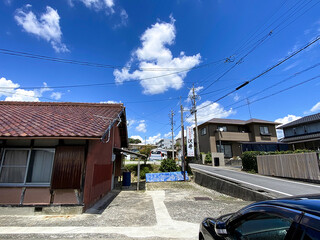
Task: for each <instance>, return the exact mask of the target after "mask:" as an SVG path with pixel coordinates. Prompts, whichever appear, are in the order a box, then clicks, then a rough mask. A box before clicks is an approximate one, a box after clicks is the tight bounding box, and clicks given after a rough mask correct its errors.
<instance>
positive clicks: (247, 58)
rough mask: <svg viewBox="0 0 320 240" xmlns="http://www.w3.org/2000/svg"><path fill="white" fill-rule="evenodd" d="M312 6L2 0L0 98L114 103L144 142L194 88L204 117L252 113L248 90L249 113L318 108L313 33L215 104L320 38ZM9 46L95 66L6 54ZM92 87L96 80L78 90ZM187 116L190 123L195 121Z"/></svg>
mask: <svg viewBox="0 0 320 240" xmlns="http://www.w3.org/2000/svg"><path fill="white" fill-rule="evenodd" d="M318 3H319V1H317V0H308V1H298V0H281V1H279V0H274V1H249V0H243V1H231V0H225V1H221V0H217V1H214V0H206V1H202V0H197V1H196V0H195V1H181V0H176V1H174V0H161V1H147V0H135V1H124V0H123V1H119V0H56V1H46V0H42V1H35V0H34V1H32V0H30V1H18V0H0V22H1V25H0V49H1V50H0V63H1V64H0V100H7V101H8V100H9V101H10V100H11V101H12V100H14V101H64V102H69V101H72V102H73V101H75V102H108V101H112V102H122V103H124V105H125V107H126V111H127V118H128V121H129V126H128V129H129V136H135V137H138V138H142V139H145V137H146V139H147V141H148V142H149V143H151V142H153V141H155V140H158V139H160V138H163V137H165V138H169V137H171V135H170V134H169V133H170V124H169V116H168V115H169V112H170V110H174V112H175V116H174V118H175V126H174V129H175V135H176V136H177V135H178V134H179V125H180V112H179V108H180V106H179V104H180V103H179V97H180V96H181V97H182V104H183V105H184V108H185V109H186V110H187V109H190V106H191V103H190V101H189V100H188V95H189V91H190V88H191V87H192V85H193V84H194V86H195V88H196V92H197V94H198V95H199V100H198V106H199V108H200V109H199V111H198V118H199V122H200V123H201V122H204V121H207V120H209V119H211V118H214V117H218V118H235V119H243V120H247V119H249V118H250V115H249V110H248V106H247V105H245V103H247V98H248V101H249V102H252V103H251V104H250V110H251V115H252V117H253V118H259V119H265V120H271V121H275V120H277V121H279V122H283V123H285V122H288V121H292V120H295V119H297V118H298V117H302V116H305V115H308V114H313V113H317V112H319V111H320V99H319V90H320V81H319V79H318V78H315V79H313V80H310V81H308V82H305V81H306V80H308V79H311V78H313V77H317V76H318V73H319V69H320V66H318V65H316V64H317V63H319V62H320V58H319V53H320V50H319V46H320V44H319V42H320V41H319V42H317V43H315V44H313V45H312V46H310V47H309V48H307V49H306V50H304V51H302V52H301V53H299V54H297V55H296V56H294V57H293V58H291V59H290V60H288V61H286V62H285V63H283V64H281V65H279V66H278V67H276V68H274V69H273V70H272V71H270V72H268V73H267V74H265V75H263V76H262V77H259V78H257V79H256V80H255V81H253V82H251V83H250V84H248V85H247V86H245V87H243V88H242V89H240V90H239V91H237V92H235V93H233V94H230V95H229V96H227V97H225V98H223V99H222V100H220V101H218V102H215V100H217V99H219V97H221V96H223V95H225V94H226V93H228V92H230V91H232V90H233V89H235V88H236V87H237V86H239V85H241V84H242V83H243V82H245V81H247V80H250V79H252V78H253V77H255V76H257V75H259V74H260V73H261V72H263V71H264V70H266V69H267V68H269V67H271V66H273V65H275V64H276V63H277V62H279V61H281V60H282V59H284V58H285V57H286V56H288V55H290V54H292V52H294V51H296V50H298V49H300V48H301V47H303V46H304V45H306V44H307V43H308V42H310V41H312V40H313V39H314V38H315V37H317V36H318V35H319V34H320V15H319V11H320V4H318ZM270 32H272V33H271V34H270V35H268V34H269V33H270ZM7 50H11V51H15V52H16V51H19V52H26V53H31V54H37V55H43V56H47V57H52V58H62V59H68V60H76V61H81V62H89V63H96V64H95V65H94V66H87V65H80V64H68V63H59V62H55V61H45V60H43V59H34V58H26V57H21V56H16V55H15V56H14V55H12V54H11V55H8V54H4V53H8V51H7ZM11 53H12V52H11ZM97 64H101V65H103V67H101V65H100V67H98V66H97ZM106 65H108V66H109V67H106ZM311 66H313V68H312V69H308V68H309V67H311ZM231 68H232V69H231ZM229 69H231V70H229ZM305 69H308V70H306V71H303V70H305ZM300 71H303V72H302V73H300V74H297V73H299V72H300ZM299 83H301V85H299V86H297V87H293V88H292V89H289V90H286V91H283V92H281V93H279V94H276V95H273V96H271V97H268V96H269V95H272V94H274V93H277V92H279V91H282V90H285V89H286V88H289V87H291V86H294V85H296V84H299ZM90 84H101V85H93V86H81V85H90ZM58 86H59V87H61V86H62V87H61V88H55V87H58ZM270 87H271V88H270ZM263 97H266V98H265V99H261V98H263ZM210 103H211V104H210ZM207 105H208V106H207ZM204 106H207V107H204ZM202 107H203V108H202ZM189 115H190V114H189V113H188V112H186V113H185V118H186V122H185V125H186V126H188V125H192V124H193V121H192V116H191V117H190V116H189Z"/></svg>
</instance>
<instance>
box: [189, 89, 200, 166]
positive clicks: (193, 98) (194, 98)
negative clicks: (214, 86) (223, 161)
mask: <svg viewBox="0 0 320 240" xmlns="http://www.w3.org/2000/svg"><path fill="white" fill-rule="evenodd" d="M198 98H199V96H198V95H196V94H195V92H194V85H193V86H192V96H191V102H192V108H191V114H193V113H194V123H195V128H196V141H197V154H196V155H197V160H200V147H199V132H198V124H197V99H198Z"/></svg>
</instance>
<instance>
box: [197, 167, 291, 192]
mask: <svg viewBox="0 0 320 240" xmlns="http://www.w3.org/2000/svg"><path fill="white" fill-rule="evenodd" d="M193 168H195V169H198V170H199V171H203V172H205V173H208V174H210V175H216V176H219V177H221V178H225V179H228V180H232V181H234V182H240V183H244V184H247V185H251V186H254V187H258V188H263V189H266V190H268V191H271V192H276V193H280V194H283V195H286V196H293V195H292V194H289V193H284V192H280V191H277V190H274V189H270V188H267V187H263V186H259V185H256V184H253V183H248V182H245V181H241V180H238V179H235V178H231V177H226V176H223V175H220V174H217V173H213V172H209V171H207V170H203V169H201V168H197V167H193Z"/></svg>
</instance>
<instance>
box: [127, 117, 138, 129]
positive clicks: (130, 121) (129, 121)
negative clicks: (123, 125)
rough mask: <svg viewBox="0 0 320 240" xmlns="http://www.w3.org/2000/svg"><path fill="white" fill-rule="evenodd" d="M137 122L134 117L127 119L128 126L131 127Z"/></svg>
mask: <svg viewBox="0 0 320 240" xmlns="http://www.w3.org/2000/svg"><path fill="white" fill-rule="evenodd" d="M135 123H136V120H134V119H128V120H127V126H128V127H129V128H130V127H132V125H133V124H135Z"/></svg>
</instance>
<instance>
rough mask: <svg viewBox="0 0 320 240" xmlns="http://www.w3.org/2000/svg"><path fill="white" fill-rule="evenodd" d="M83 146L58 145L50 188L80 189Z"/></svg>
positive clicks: (83, 157)
mask: <svg viewBox="0 0 320 240" xmlns="http://www.w3.org/2000/svg"><path fill="white" fill-rule="evenodd" d="M84 159H85V147H84V146H58V147H57V148H56V153H55V159H54V164H53V171H52V178H51V179H52V180H51V188H52V189H80V184H81V175H82V171H83V167H84Z"/></svg>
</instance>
